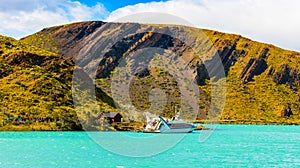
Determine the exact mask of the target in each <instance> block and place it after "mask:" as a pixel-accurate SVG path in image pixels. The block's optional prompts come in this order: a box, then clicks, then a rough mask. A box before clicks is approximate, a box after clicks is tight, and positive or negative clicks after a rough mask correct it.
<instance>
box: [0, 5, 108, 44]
mask: <svg viewBox="0 0 300 168" xmlns="http://www.w3.org/2000/svg"><path fill="white" fill-rule="evenodd" d="M108 14H109V12H108V11H107V10H106V8H105V7H104V6H103V5H102V4H100V3H98V4H96V5H95V6H92V7H89V6H86V5H84V4H81V3H80V2H77V1H70V0H69V1H66V0H65V1H61V0H50V1H49V0H1V1H0V25H1V26H0V34H1V35H6V36H11V37H15V38H20V37H23V36H25V35H28V34H31V33H34V32H36V31H38V30H40V29H42V28H45V27H49V26H53V25H60V24H66V23H70V22H77V21H84V20H95V19H97V20H103V19H104V18H105V17H107V16H108Z"/></svg>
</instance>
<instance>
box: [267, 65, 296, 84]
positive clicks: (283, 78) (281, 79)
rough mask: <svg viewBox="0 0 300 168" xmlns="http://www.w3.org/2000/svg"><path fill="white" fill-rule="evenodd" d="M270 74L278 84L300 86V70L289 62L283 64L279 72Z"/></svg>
mask: <svg viewBox="0 0 300 168" xmlns="http://www.w3.org/2000/svg"><path fill="white" fill-rule="evenodd" d="M270 75H272V78H273V81H274V82H275V83H277V84H287V85H288V86H290V87H291V88H295V89H296V88H297V87H299V86H300V72H299V71H298V70H296V69H293V68H291V67H290V66H289V65H287V64H283V65H281V66H280V68H279V70H278V71H277V72H275V73H270Z"/></svg>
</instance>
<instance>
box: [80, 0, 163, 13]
mask: <svg viewBox="0 0 300 168" xmlns="http://www.w3.org/2000/svg"><path fill="white" fill-rule="evenodd" d="M160 1H165V0H100V1H99V0H79V2H81V3H83V4H86V5H88V6H94V5H96V4H97V3H99V2H100V3H102V4H103V5H104V6H105V7H106V9H107V10H108V11H110V12H112V11H114V10H116V9H118V8H121V7H124V6H128V5H135V4H138V3H147V2H160Z"/></svg>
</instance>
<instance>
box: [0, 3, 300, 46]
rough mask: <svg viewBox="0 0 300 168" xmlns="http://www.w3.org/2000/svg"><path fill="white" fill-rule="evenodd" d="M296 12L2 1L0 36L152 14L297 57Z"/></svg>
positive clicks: (237, 6) (288, 7)
mask: <svg viewBox="0 0 300 168" xmlns="http://www.w3.org/2000/svg"><path fill="white" fill-rule="evenodd" d="M299 6H300V1H299V0H289V1H285V0H162V1H160V0H0V34H1V35H5V36H10V37H14V38H17V39H19V38H21V37H24V36H27V35H30V34H32V33H34V32H37V31H39V30H41V29H43V28H45V27H50V26H55V25H61V24H66V23H72V22H78V21H89V20H102V21H115V20H118V19H119V18H122V17H126V16H129V15H132V14H138V13H141V12H152V13H165V14H169V15H173V16H176V17H179V18H181V19H184V20H186V21H188V22H189V23H192V25H194V26H195V27H199V28H206V29H212V30H218V31H221V32H227V33H234V34H240V35H242V36H245V37H248V38H251V39H253V40H256V41H260V42H265V43H271V44H274V45H276V46H279V47H282V48H285V49H291V50H296V51H300V43H299V42H298V39H300V10H299ZM160 19H161V18H158V19H157V21H158V20H160ZM126 21H128V22H137V21H139V22H141V21H140V20H137V19H136V18H127V20H126ZM166 21H167V22H168V23H169V22H171V23H172V20H170V19H169V20H168V18H167V19H166ZM153 22H154V23H155V19H154V20H153Z"/></svg>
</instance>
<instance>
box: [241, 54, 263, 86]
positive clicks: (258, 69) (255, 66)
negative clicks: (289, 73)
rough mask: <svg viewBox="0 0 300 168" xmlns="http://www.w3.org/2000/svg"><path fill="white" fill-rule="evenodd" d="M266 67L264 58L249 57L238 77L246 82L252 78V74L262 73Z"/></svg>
mask: <svg viewBox="0 0 300 168" xmlns="http://www.w3.org/2000/svg"><path fill="white" fill-rule="evenodd" d="M267 68H268V65H267V62H266V61H265V60H264V59H255V58H251V59H250V60H249V62H248V63H247V65H246V66H245V67H244V68H243V71H242V73H241V75H240V78H241V79H242V81H243V83H248V82H250V81H252V80H253V77H254V76H256V75H260V74H262V73H263V72H264V71H265V70H266V69H267Z"/></svg>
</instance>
